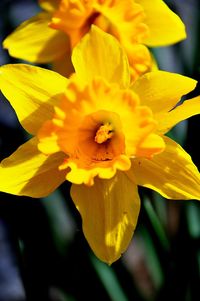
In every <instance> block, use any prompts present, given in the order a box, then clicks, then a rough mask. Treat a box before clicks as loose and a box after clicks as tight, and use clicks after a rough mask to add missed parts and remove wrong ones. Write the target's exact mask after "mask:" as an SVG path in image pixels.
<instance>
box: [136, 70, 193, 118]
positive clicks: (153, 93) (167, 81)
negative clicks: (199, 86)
mask: <svg viewBox="0 0 200 301" xmlns="http://www.w3.org/2000/svg"><path fill="white" fill-rule="evenodd" d="M196 83H197V82H196V80H194V79H192V78H189V77H186V76H182V75H180V74H176V73H170V72H165V71H154V72H149V73H146V74H145V75H143V76H141V77H140V78H139V79H138V80H137V81H136V82H135V83H134V85H133V87H132V88H133V90H134V92H136V93H137V94H138V95H139V97H140V100H141V104H142V105H146V106H148V107H150V108H151V110H152V111H153V113H154V116H155V119H156V120H160V119H161V118H163V114H165V113H166V112H168V111H170V110H171V109H173V108H174V106H175V105H176V104H177V103H178V102H179V100H180V99H181V97H182V96H183V95H185V94H187V93H189V92H190V91H192V90H193V89H194V88H195V86H196Z"/></svg>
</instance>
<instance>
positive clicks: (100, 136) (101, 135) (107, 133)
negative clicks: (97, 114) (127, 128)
mask: <svg viewBox="0 0 200 301" xmlns="http://www.w3.org/2000/svg"><path fill="white" fill-rule="evenodd" d="M113 134H114V131H113V126H112V125H111V124H110V123H108V122H107V123H106V124H103V125H101V126H100V128H99V129H98V131H97V132H96V136H95V138H94V140H95V142H97V143H99V144H101V143H104V142H105V141H107V140H108V139H110V138H111V137H112V136H113Z"/></svg>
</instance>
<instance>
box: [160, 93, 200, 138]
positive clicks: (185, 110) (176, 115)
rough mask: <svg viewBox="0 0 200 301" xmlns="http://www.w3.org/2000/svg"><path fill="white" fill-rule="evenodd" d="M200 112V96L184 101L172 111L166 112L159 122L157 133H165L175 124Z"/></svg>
mask: <svg viewBox="0 0 200 301" xmlns="http://www.w3.org/2000/svg"><path fill="white" fill-rule="evenodd" d="M199 112H200V96H197V97H194V98H192V99H188V100H186V101H184V102H183V103H182V104H181V105H178V106H177V107H175V108H174V109H173V110H171V111H170V112H168V113H167V114H166V116H165V117H164V118H163V119H162V120H160V123H159V132H160V133H163V134H164V133H166V132H168V131H169V130H170V129H171V128H172V127H173V126H175V125H176V124H177V123H179V122H181V121H183V120H185V119H187V118H189V117H191V116H194V115H197V114H199Z"/></svg>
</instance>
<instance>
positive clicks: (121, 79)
mask: <svg viewBox="0 0 200 301" xmlns="http://www.w3.org/2000/svg"><path fill="white" fill-rule="evenodd" d="M72 63H73V65H74V68H75V71H76V72H77V75H78V76H79V78H80V79H81V80H82V81H83V82H89V81H91V79H93V78H94V77H95V76H101V77H103V78H104V79H106V80H107V81H108V82H116V83H118V84H119V85H120V86H121V87H128V86H129V84H130V71H129V66H128V60H127V57H126V56H125V54H124V52H123V50H122V48H121V46H120V44H119V43H118V41H117V40H116V39H115V38H114V37H112V36H111V35H109V34H107V33H105V32H103V31H102V30H101V29H99V28H98V27H96V26H94V25H93V26H92V28H91V31H90V32H89V33H88V34H86V35H85V37H84V38H83V39H82V41H81V42H80V43H79V44H78V45H77V46H76V47H75V48H74V50H73V53H72Z"/></svg>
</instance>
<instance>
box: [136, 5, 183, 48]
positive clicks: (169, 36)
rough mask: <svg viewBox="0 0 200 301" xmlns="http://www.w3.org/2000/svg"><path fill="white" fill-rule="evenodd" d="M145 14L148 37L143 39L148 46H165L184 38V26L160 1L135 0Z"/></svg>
mask: <svg viewBox="0 0 200 301" xmlns="http://www.w3.org/2000/svg"><path fill="white" fill-rule="evenodd" d="M136 2H137V3H139V4H140V5H141V6H142V7H143V9H144V12H145V14H146V18H145V20H144V22H145V24H147V25H148V27H149V31H150V35H149V37H148V38H146V39H144V43H145V44H147V45H148V46H166V45H170V44H173V43H176V42H179V41H181V40H183V39H185V38H186V32H185V26H184V23H183V22H182V21H181V19H180V18H179V17H178V16H177V15H176V14H175V13H174V12H172V11H171V10H170V9H169V7H168V6H167V5H166V4H165V3H164V1H162V0H151V1H149V0H136Z"/></svg>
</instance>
